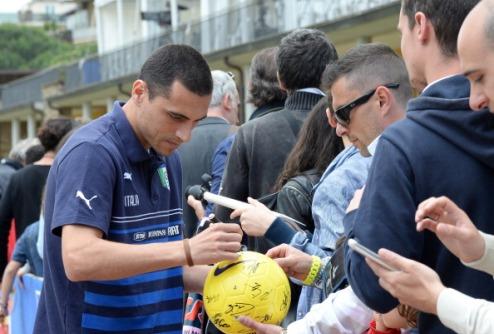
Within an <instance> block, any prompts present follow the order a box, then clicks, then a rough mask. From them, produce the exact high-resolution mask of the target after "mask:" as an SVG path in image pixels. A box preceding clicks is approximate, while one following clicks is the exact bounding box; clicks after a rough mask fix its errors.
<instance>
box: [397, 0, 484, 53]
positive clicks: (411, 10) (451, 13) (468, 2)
mask: <svg viewBox="0 0 494 334" xmlns="http://www.w3.org/2000/svg"><path fill="white" fill-rule="evenodd" d="M478 2H479V0H454V1H444V0H402V2H401V9H402V12H403V14H404V15H406V16H407V18H408V23H409V28H410V29H413V27H414V26H415V14H416V13H417V12H422V13H424V14H425V16H426V17H427V19H429V20H430V21H431V23H432V26H433V27H434V32H435V34H436V37H437V41H438V43H439V46H440V47H441V50H442V52H443V54H444V55H445V56H448V57H454V56H456V55H457V53H458V48H457V45H456V42H457V39H458V33H459V32H460V28H461V25H462V24H463V21H464V20H465V17H466V16H467V15H468V13H469V12H470V11H471V10H472V9H473V7H475V5H476V4H477V3H478Z"/></svg>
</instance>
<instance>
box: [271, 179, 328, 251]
mask: <svg viewBox="0 0 494 334" xmlns="http://www.w3.org/2000/svg"><path fill="white" fill-rule="evenodd" d="M320 177H321V174H320V173H317V172H316V171H315V170H313V169H311V170H309V171H306V172H304V173H302V174H301V175H298V176H295V177H293V178H291V179H290V180H288V182H287V183H285V185H284V186H283V188H281V190H280V192H279V193H278V198H277V201H276V208H275V210H276V211H277V212H279V213H283V214H285V215H287V216H289V217H291V218H294V219H296V220H298V221H299V222H301V223H304V224H305V227H301V226H295V228H296V229H297V228H298V229H301V228H302V229H303V230H307V231H309V232H310V233H314V220H313V219H312V195H313V193H312V189H313V188H314V186H315V185H316V184H317V182H318V181H319V178H320ZM289 242H290V240H288V241H287V243H289Z"/></svg>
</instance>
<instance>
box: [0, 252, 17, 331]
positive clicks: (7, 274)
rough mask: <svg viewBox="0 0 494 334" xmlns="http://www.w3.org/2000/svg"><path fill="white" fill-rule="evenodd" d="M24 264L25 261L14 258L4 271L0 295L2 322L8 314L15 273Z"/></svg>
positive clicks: (0, 318) (0, 316)
mask: <svg viewBox="0 0 494 334" xmlns="http://www.w3.org/2000/svg"><path fill="white" fill-rule="evenodd" d="M22 265H23V263H20V262H17V261H14V260H12V261H10V262H9V264H8V265H7V267H6V268H5V270H4V272H3V277H2V289H1V290H2V294H1V295H0V323H1V322H3V318H4V317H5V316H7V315H8V310H7V305H8V302H9V296H10V292H11V291H12V285H13V284H14V279H15V275H16V274H17V271H18V270H19V269H20V268H21V267H22Z"/></svg>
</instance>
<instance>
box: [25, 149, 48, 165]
mask: <svg viewBox="0 0 494 334" xmlns="http://www.w3.org/2000/svg"><path fill="white" fill-rule="evenodd" d="M44 154H45V148H44V147H43V145H41V144H39V145H33V146H31V147H30V148H28V149H27V151H26V159H25V161H24V164H26V165H30V164H32V163H34V162H36V161H38V160H39V159H41V158H43V155H44Z"/></svg>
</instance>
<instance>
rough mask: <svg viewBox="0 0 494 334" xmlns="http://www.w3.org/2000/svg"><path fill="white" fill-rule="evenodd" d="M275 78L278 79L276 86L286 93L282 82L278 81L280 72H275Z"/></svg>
mask: <svg viewBox="0 0 494 334" xmlns="http://www.w3.org/2000/svg"><path fill="white" fill-rule="evenodd" d="M276 78H277V79H278V85H279V86H280V89H281V90H282V91H284V92H286V87H285V84H284V83H283V81H281V79H280V72H278V71H276Z"/></svg>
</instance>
